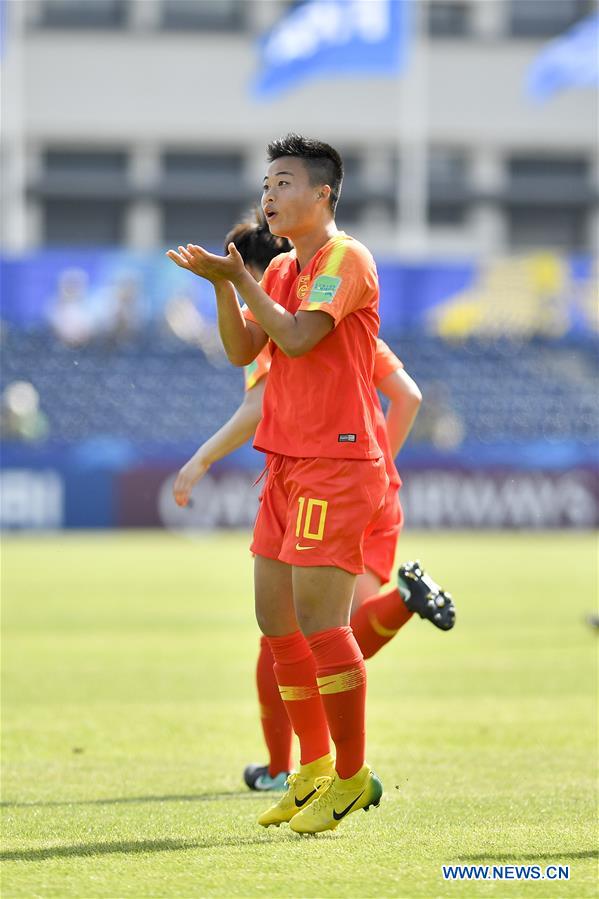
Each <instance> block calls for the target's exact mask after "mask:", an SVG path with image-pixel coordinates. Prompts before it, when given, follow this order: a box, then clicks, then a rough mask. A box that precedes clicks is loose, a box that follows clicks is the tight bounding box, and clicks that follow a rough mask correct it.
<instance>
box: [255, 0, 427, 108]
mask: <svg viewBox="0 0 599 899" xmlns="http://www.w3.org/2000/svg"><path fill="white" fill-rule="evenodd" d="M410 2H411V0H307V2H306V3H304V4H303V5H302V6H298V7H296V8H295V9H293V10H292V11H291V12H289V13H288V14H287V15H285V16H284V17H283V18H282V19H281V20H280V21H279V22H278V23H277V24H276V25H275V26H274V28H273V29H272V30H271V31H270V32H269V33H268V34H267V35H265V36H264V37H263V38H262V39H261V41H260V56H261V69H260V71H259V73H258V76H257V78H256V80H255V81H254V84H253V92H254V94H255V95H256V96H258V97H267V96H273V95H275V94H280V93H283V92H284V91H286V90H289V89H290V88H292V87H294V86H295V85H297V84H300V83H301V82H303V81H307V80H308V79H309V78H314V77H318V76H323V75H324V76H327V75H337V74H341V73H354V74H355V73H360V72H364V73H372V74H389V75H391V74H396V73H398V72H399V71H401V69H402V67H403V66H404V64H405V62H406V57H407V50H408V45H409V34H410V30H411V29H410V22H409V19H410V15H409V13H410V10H409V6H410Z"/></svg>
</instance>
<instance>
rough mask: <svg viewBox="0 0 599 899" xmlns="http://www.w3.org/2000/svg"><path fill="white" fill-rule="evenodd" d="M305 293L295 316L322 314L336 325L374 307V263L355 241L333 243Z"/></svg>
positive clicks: (376, 284) (376, 297) (375, 297)
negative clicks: (351, 314) (353, 313)
mask: <svg viewBox="0 0 599 899" xmlns="http://www.w3.org/2000/svg"><path fill="white" fill-rule="evenodd" d="M354 244H355V245H354ZM305 293H306V295H305V297H304V299H303V300H302V302H301V305H300V307H299V309H298V312H313V311H318V312H326V313H327V314H328V315H330V316H331V317H332V318H333V319H334V320H335V325H338V324H339V322H340V321H341V320H342V319H343V318H345V316H346V315H349V314H350V313H351V312H355V311H356V310H358V309H362V308H364V307H366V306H369V305H373V304H375V303H376V300H377V299H378V277H377V273H376V266H375V264H374V259H373V258H372V256H371V255H370V253H368V251H367V250H366V248H365V247H361V245H360V244H358V243H357V241H355V242H354V241H351V242H350V241H347V240H340V241H338V242H333V244H332V246H331V248H330V250H328V252H327V253H326V254H325V255H323V257H322V259H321V260H319V263H318V265H317V267H316V269H315V271H314V273H313V275H312V277H311V279H310V282H309V283H308V284H307V285H306V291H305Z"/></svg>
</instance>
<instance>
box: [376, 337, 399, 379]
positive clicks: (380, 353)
mask: <svg viewBox="0 0 599 899" xmlns="http://www.w3.org/2000/svg"><path fill="white" fill-rule="evenodd" d="M403 367H404V366H403V362H402V361H401V359H399V358H398V357H397V356H396V355H395V353H394V352H393V351H392V350H390V349H389V347H388V346H387V344H386V343H385V341H384V340H381V339H380V337H379V338H378V339H377V342H376V353H375V356H374V375H373V378H372V379H373V381H374V386H375V387H378V385H379V384H380V383H381V381H383V380H384V379H385V378H386V377H387V375H391V374H393V372H394V371H397V369H398V368H403Z"/></svg>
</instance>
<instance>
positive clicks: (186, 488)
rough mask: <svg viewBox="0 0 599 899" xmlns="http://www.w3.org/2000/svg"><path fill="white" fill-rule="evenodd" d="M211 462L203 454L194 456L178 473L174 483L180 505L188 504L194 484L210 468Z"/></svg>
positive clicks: (176, 499)
mask: <svg viewBox="0 0 599 899" xmlns="http://www.w3.org/2000/svg"><path fill="white" fill-rule="evenodd" d="M209 468H210V463H209V462H206V460H205V459H202V457H201V456H192V457H191V459H190V460H189V462H186V463H185V465H184V466H183V468H182V469H181V470H180V471H179V473H178V474H177V477H176V478H175V483H174V485H173V496H174V497H175V502H176V503H177V505H178V506H186V505H187V504H188V502H189V497H190V496H191V491H192V490H193V488H194V486H195V485H196V484H197V483H198V481H200V480H201V479H202V478H203V477H204V475H205V474H206V472H207V471H208V469H209Z"/></svg>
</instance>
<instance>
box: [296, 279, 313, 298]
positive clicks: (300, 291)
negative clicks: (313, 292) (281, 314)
mask: <svg viewBox="0 0 599 899" xmlns="http://www.w3.org/2000/svg"><path fill="white" fill-rule="evenodd" d="M309 287H310V275H302V276H301V278H300V279H299V281H298V285H297V297H298V299H299V300H303V299H305V297H306V295H307V293H308V290H309Z"/></svg>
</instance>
